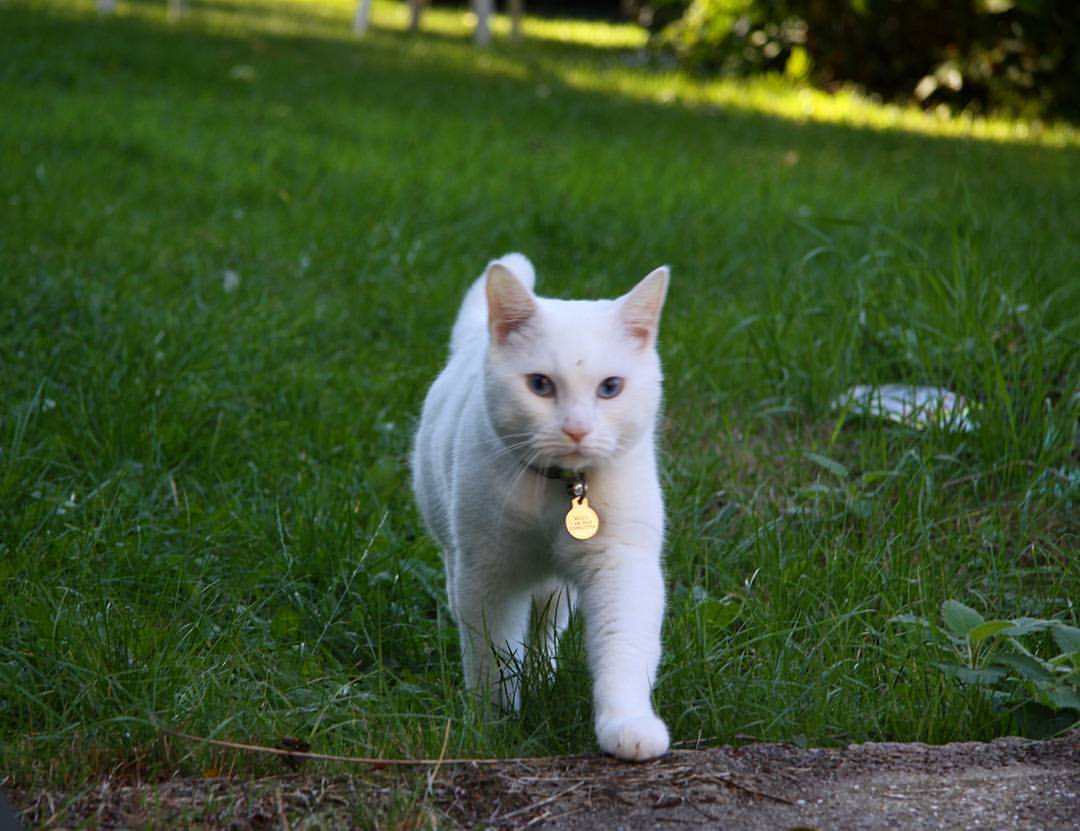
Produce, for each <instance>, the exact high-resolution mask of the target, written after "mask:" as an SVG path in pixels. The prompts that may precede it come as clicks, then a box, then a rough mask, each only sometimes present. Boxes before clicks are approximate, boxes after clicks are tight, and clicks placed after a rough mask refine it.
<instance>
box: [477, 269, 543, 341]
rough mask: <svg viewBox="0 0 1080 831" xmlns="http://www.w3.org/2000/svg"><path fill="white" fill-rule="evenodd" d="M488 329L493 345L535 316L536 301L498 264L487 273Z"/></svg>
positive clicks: (509, 272)
mask: <svg viewBox="0 0 1080 831" xmlns="http://www.w3.org/2000/svg"><path fill="white" fill-rule="evenodd" d="M485 288H486V291H487V304H488V329H489V330H490V331H491V335H492V337H493V338H494V339H495V342H496V343H504V342H505V341H506V339H507V338H508V337H510V335H511V334H513V333H514V332H517V331H519V330H520V329H522V328H523V327H524V326H525V325H526V324H528V322H529V320H530V319H531V318H532V316H533V315H534V314H535V313H536V301H535V300H533V296H532V293H531V292H530V291H529V290H528V289H527V288H525V285H524V284H523V283H522V282H521V281H520V280H519V279H518V278H517V277H515V276H514V274H513V272H512V271H510V269H508V268H507V267H506V266H504V265H502V264H501V263H492V264H491V265H489V266H488V270H487V281H486V287H485Z"/></svg>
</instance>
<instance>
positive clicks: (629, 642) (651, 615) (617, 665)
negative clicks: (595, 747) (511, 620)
mask: <svg viewBox="0 0 1080 831" xmlns="http://www.w3.org/2000/svg"><path fill="white" fill-rule="evenodd" d="M581 576H582V579H581V584H580V586H579V588H580V592H581V601H580V608H581V611H582V614H583V615H584V618H585V647H586V651H587V654H588V658H589V667H590V670H591V671H592V677H593V706H594V712H595V725H596V738H597V741H598V742H599V744H600V749H601V750H603V751H604V752H606V753H610V754H612V755H613V756H617V757H619V758H620V759H631V760H643V759H652V758H655V757H657V756H662V755H663V754H664V753H666V752H667V749H668V745H669V744H670V739H669V736H668V730H667V726H666V725H665V724H664V722H662V721H661V720H660V719H659V718H657V716H656V713H655V712H654V711H653V707H652V700H651V693H652V687H653V683H654V682H655V680H656V670H657V666H658V665H659V663H660V628H661V625H662V622H663V614H664V581H663V576H662V575H661V572H660V562H659V555H658V554H654V553H652V552H649V551H642V550H640V549H637V548H634V547H630V546H626V547H622V546H618V545H615V546H613V550H608V551H605V552H604V553H603V554H602V555H601V558H600V560H599V562H595V563H593V564H592V567H590V568H588V569H587V570H585V571H584V572H583V573H582V575H581Z"/></svg>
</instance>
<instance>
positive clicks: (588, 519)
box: [566, 496, 600, 540]
mask: <svg viewBox="0 0 1080 831" xmlns="http://www.w3.org/2000/svg"><path fill="white" fill-rule="evenodd" d="M566 530H567V532H568V533H569V534H570V536H571V537H573V538H574V539H575V540H591V539H592V538H593V537H595V536H596V532H597V531H599V530H600V517H598V516H597V515H596V511H594V510H593V509H592V508H590V507H589V500H588V497H585V496H582V497H580V498H578V499H571V500H570V511H569V513H567V515H566Z"/></svg>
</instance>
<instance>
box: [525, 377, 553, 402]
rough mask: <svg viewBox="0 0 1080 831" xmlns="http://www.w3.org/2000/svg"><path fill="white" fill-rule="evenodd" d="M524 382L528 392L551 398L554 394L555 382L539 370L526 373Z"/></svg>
mask: <svg viewBox="0 0 1080 831" xmlns="http://www.w3.org/2000/svg"><path fill="white" fill-rule="evenodd" d="M525 383H526V385H528V387H529V391H530V392H532V393H534V394H536V395H539V396H540V397H541V398H551V397H553V396H554V395H555V382H554V381H552V380H551V379H550V378H548V377H547V376H546V375H541V374H540V373H539V372H534V373H532V374H531V375H526V376H525Z"/></svg>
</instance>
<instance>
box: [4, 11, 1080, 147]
mask: <svg viewBox="0 0 1080 831" xmlns="http://www.w3.org/2000/svg"><path fill="white" fill-rule="evenodd" d="M159 5H160V4H159V3H157V2H156V0H132V6H133V7H135V8H137V9H139V10H140V11H139V12H138V13H137V14H136V15H134V16H128V17H118V18H109V19H102V18H98V17H95V16H93V15H89V14H83V15H79V14H78V13H76V12H74V11H73V10H72V9H70V8H65V7H62V6H55V5H45V6H33V7H29V8H28V7H25V6H21V5H19V4H18V3H16V4H14V5H11V6H9V7H7V8H3V7H0V15H4V16H5V17H6V18H7V22H6V24H5V26H4V29H5V30H6V31H7V33H8V37H9V39H10V40H11V41H12V42H11V43H10V44H9V46H8V51H9V53H11V52H14V53H15V55H14V58H15V59H14V60H11V61H9V64H8V68H7V72H6V73H5V74H8V75H9V76H11V77H12V80H13V81H15V82H16V83H18V84H21V85H25V86H35V85H37V86H42V87H46V88H47V87H48V86H49V80H50V79H52V80H53V81H55V80H56V79H57V78H58V77H66V80H67V81H69V82H73V83H74V85H76V86H77V85H80V83H89V82H91V80H92V78H93V74H90V73H97V74H99V75H100V76H101V80H103V81H104V80H107V79H109V78H115V79H119V78H120V77H122V76H123V75H124V74H125V73H124V70H128V73H127V74H129V75H131V76H132V77H133V79H134V78H135V77H138V74H139V70H143V69H149V68H150V67H154V71H155V73H156V74H157V75H158V77H159V79H160V80H167V81H168V83H169V84H170V87H171V89H172V90H177V89H180V88H185V87H186V88H187V89H188V90H189V91H194V90H195V89H196V88H197V89H199V90H200V93H201V94H203V95H206V94H208V93H209V95H210V96H211V97H219V98H221V99H222V100H223V101H225V100H227V99H229V98H232V97H234V96H235V95H236V93H237V88H238V87H240V86H242V85H244V84H245V83H247V84H248V86H249V89H248V90H247V95H248V96H250V97H254V98H256V99H258V100H260V101H262V102H264V103H265V104H266V105H267V106H273V105H274V104H280V103H285V104H289V105H304V104H309V103H320V104H324V103H325V102H326V101H327V99H330V100H332V101H334V102H336V103H337V104H339V105H340V106H341V107H342V110H343V111H345V110H347V109H348V108H349V107H355V108H358V109H370V108H372V107H375V108H378V107H384V108H386V109H387V110H395V109H401V108H403V107H404V108H409V107H410V106H411V107H413V108H415V107H417V106H423V108H424V110H425V112H426V114H428V115H430V116H439V117H445V118H448V119H451V120H470V121H477V120H485V119H487V120H490V119H491V118H492V117H493V116H497V115H498V114H499V113H498V112H497V110H495V107H496V106H497V105H499V104H502V105H503V106H504V107H505V111H504V113H505V114H513V113H514V112H516V111H520V110H528V111H529V112H530V114H532V115H533V116H539V117H541V118H542V117H543V116H544V115H545V114H547V115H549V116H551V117H553V118H561V121H560V124H559V127H560V128H561V130H563V131H566V132H568V133H570V134H574V133H576V134H580V135H582V136H583V137H585V138H586V139H590V140H595V139H596V138H598V137H600V136H601V135H602V134H603V131H604V130H609V129H610V130H612V131H613V132H612V133H611V137H612V138H615V137H616V136H617V135H618V134H619V133H620V132H626V128H627V127H642V128H644V129H646V130H648V129H651V128H653V127H655V126H656V125H657V123H658V121H659V120H660V119H661V118H663V120H665V121H667V122H670V123H671V126H670V127H669V128H668V130H669V131H670V132H677V131H679V130H680V128H685V130H686V131H687V132H689V131H691V130H695V129H698V130H699V129H701V128H702V127H704V128H706V129H708V127H709V126H711V125H714V124H715V125H718V126H719V125H723V128H724V131H725V135H724V136H723V137H722V139H726V140H728V141H731V140H735V141H738V140H740V139H741V140H742V141H743V142H745V143H747V144H751V145H753V146H754V147H756V148H759V149H761V148H764V147H773V148H780V149H782V151H783V152H788V151H790V150H791V149H792V148H793V147H796V148H797V149H799V150H800V151H801V152H805V153H807V154H808V155H809V157H812V156H813V155H814V153H815V152H816V151H817V150H818V149H819V148H836V147H840V146H844V147H850V146H851V144H852V141H855V142H857V143H858V145H859V148H860V151H861V152H864V153H867V154H872V153H874V152H875V151H884V152H886V153H889V152H892V151H894V150H896V149H897V148H898V147H901V146H903V147H906V148H908V149H910V150H911V151H913V152H916V153H922V152H933V151H934V150H935V149H936V148H942V147H947V148H951V149H956V148H961V149H962V152H968V151H972V152H978V150H979V148H980V147H981V146H983V145H986V144H987V142H985V141H982V140H979V139H976V138H971V137H954V136H943V135H928V134H921V133H914V132H912V131H909V130H905V129H903V128H896V129H880V128H873V127H863V126H858V125H850V124H835V123H824V122H816V121H813V120H795V119H790V118H785V117H781V116H777V115H772V114H767V113H760V112H754V110H753V105H752V104H747V105H742V104H739V105H731V104H724V103H702V104H689V105H688V104H686V103H684V102H682V101H680V100H678V99H677V98H674V99H673V100H671V101H664V102H661V101H657V100H653V98H652V97H650V96H649V95H647V94H645V95H642V96H638V95H632V94H628V93H626V92H620V91H619V90H616V89H610V90H607V91H599V90H597V89H582V88H581V87H580V86H579V85H575V84H574V83H572V82H570V81H568V75H567V72H566V71H565V70H566V69H567V68H570V69H571V70H574V71H580V72H583V73H590V72H599V73H603V72H606V71H611V70H614V71H617V72H626V73H628V75H631V76H632V75H633V73H635V72H636V73H640V78H641V79H643V80H651V81H652V82H655V81H656V76H655V75H653V74H651V73H652V72H653V71H652V70H650V69H647V68H643V67H641V66H640V63H641V56H640V53H639V52H638V50H633V49H622V50H612V49H610V48H606V47H592V46H587V45H584V44H581V43H578V42H569V41H559V40H558V39H557V38H548V37H545V38H543V39H530V40H528V41H526V42H525V43H524V44H509V43H506V42H503V41H497V42H496V43H495V44H494V45H493V46H492V47H491V48H490V49H488V50H477V49H476V48H475V47H474V46H473V45H472V43H471V40H470V38H469V35H468V33H467V32H465V31H463V33H462V34H461V35H460V36H457V35H452V34H449V33H447V32H438V31H423V32H421V33H419V34H411V33H407V32H403V31H397V30H393V29H386V28H375V29H372V30H371V31H370V32H369V33H368V35H367V36H366V37H365V38H363V39H362V40H358V39H354V38H353V37H352V35H351V32H350V31H349V25H348V21H346V20H344V19H342V18H341V17H340V16H339V15H334V14H330V13H327V12H326V11H325V10H321V9H320V8H319V7H312V8H310V9H308V8H303V7H300V6H291V5H288V4H275V3H250V4H247V3H245V4H244V5H243V6H238V5H235V4H230V3H228V2H217V0H205V2H199V3H197V4H195V5H194V6H193V7H192V9H191V11H190V12H189V14H188V16H187V17H186V18H185V19H184V20H183V21H181V22H180V23H178V24H166V23H165V17H164V13H163V12H162V13H160V14H159V13H158V12H156V11H155V10H157V8H158V6H159ZM208 15H213V16H216V17H215V20H214V21H213V22H210V21H209V19H208V17H207V16H208ZM158 17H160V20H159V19H158ZM227 18H230V20H229V22H228V24H227V25H225V24H223V23H222V21H223V20H225V19H227ZM271 19H273V20H279V21H283V22H284V23H285V24H286V25H284V26H276V25H269V24H268V23H267V22H266V21H269V20H271ZM234 27H235V30H236V33H233V31H232V29H233V28H234ZM46 32H48V38H49V41H50V45H51V46H53V47H54V48H55V49H56V52H57V55H56V57H58V58H59V60H58V61H55V58H54V60H41V57H42V56H41V55H37V56H35V55H31V54H28V53H27V50H28V49H29V48H30V47H29V45H28V44H29V43H34V42H35V41H38V42H39V38H35V37H33V34H34V33H37V34H38V35H39V37H40V35H42V34H44V33H46ZM20 34H25V35H31V37H29V38H21V37H19V35H20ZM20 41H23V45H22V48H20V43H19V42H20ZM61 44H65V46H63V47H61V46H60V45H61ZM69 50H70V51H69ZM19 52H22V53H23V55H22V56H21V57H23V58H28V59H29V60H20V59H19V58H20V56H19V55H18V53H19ZM79 54H88V55H89V56H91V57H92V58H94V59H95V64H94V65H93V66H92V67H82V68H81V69H80V70H79V71H80V72H82V73H86V74H87V76H88V77H86V78H80V79H72V77H71V76H70V75H67V76H65V75H64V68H63V64H64V62H65V59H67V60H71V59H72V57H73V56H75V55H79ZM35 58H37V59H36V60H35ZM230 60H232V61H239V60H246V61H250V62H251V65H252V66H254V67H256V68H257V69H258V70H259V72H258V74H250V73H249V72H248V70H247V65H246V64H245V65H242V66H240V67H239V68H238V67H237V65H231V66H224V65H223V63H222V62H223V61H230ZM54 61H55V62H54ZM87 70H90V72H89V73H87ZM20 73H21V75H20ZM163 74H164V76H165V77H162V75H163ZM602 85H603V84H602V83H599V84H598V86H602ZM61 86H63V84H61ZM778 94H783V93H781V92H780V91H778ZM570 119H580V121H578V122H576V123H575V122H574V121H572V120H570ZM606 119H611V120H612V123H605V122H606ZM616 122H622V123H621V124H619V123H616ZM511 126H512V125H511ZM992 146H993V150H994V152H1001V153H1004V154H1006V155H1009V154H1012V153H1015V154H1017V155H1018V156H1020V157H1025V158H1030V157H1031V156H1032V153H1033V149H1034V148H1033V147H1032V146H1031V145H1022V144H1015V145H1014V144H1008V143H994V144H993V145H992ZM667 149H670V148H667ZM950 152H951V150H950ZM1038 152H1039V153H1040V154H1048V155H1049V154H1055V153H1058V154H1065V153H1072V152H1073V151H1072V149H1071V148H1057V147H1039V148H1038Z"/></svg>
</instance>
